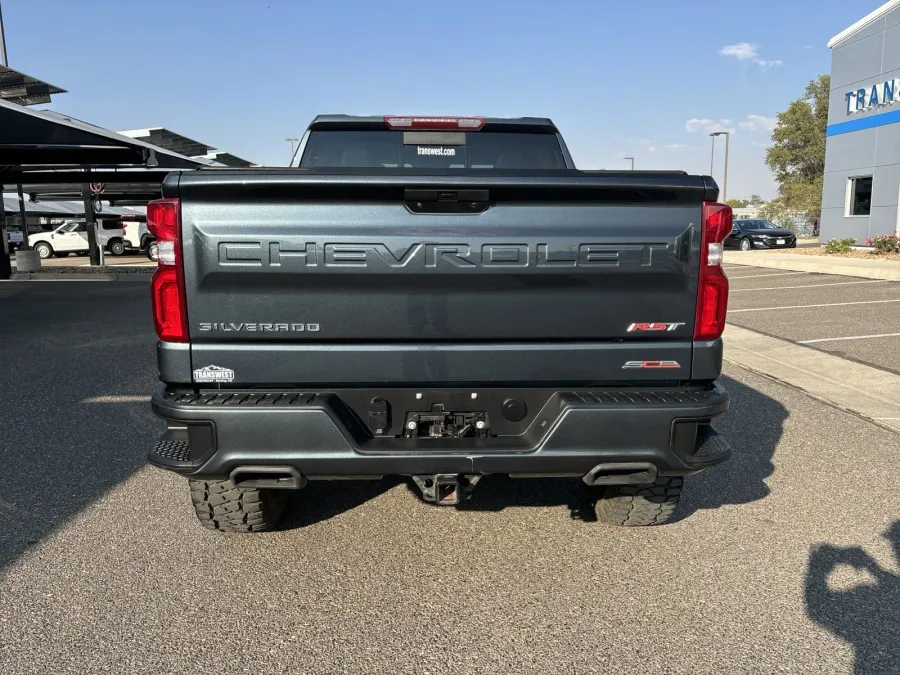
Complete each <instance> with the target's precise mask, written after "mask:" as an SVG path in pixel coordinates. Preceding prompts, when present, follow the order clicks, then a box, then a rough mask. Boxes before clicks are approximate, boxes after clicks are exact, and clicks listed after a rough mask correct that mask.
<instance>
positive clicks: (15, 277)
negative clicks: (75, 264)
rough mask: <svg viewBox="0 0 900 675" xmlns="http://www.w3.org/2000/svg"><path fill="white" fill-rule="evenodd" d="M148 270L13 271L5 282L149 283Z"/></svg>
mask: <svg viewBox="0 0 900 675" xmlns="http://www.w3.org/2000/svg"><path fill="white" fill-rule="evenodd" d="M152 276H153V273H152V272H150V273H148V272H93V273H90V274H84V273H82V274H66V273H58V272H57V273H48V272H13V273H12V276H10V278H9V279H8V280H4V281H7V282H21V281H137V282H141V283H145V284H146V283H149V282H150V277H152Z"/></svg>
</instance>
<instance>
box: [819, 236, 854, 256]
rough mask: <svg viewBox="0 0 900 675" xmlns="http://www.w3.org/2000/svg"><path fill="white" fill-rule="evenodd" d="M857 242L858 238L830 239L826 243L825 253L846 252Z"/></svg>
mask: <svg viewBox="0 0 900 675" xmlns="http://www.w3.org/2000/svg"><path fill="white" fill-rule="evenodd" d="M855 243H856V239H830V240H829V241H828V243H827V244H825V253H828V254H831V253H846V252H847V251H849V250H850V249H851V248H852V247H853V245H854V244H855Z"/></svg>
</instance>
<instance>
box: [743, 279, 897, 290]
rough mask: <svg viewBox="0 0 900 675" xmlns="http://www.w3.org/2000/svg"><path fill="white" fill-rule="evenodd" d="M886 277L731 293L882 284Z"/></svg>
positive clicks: (769, 287) (771, 287)
mask: <svg viewBox="0 0 900 675" xmlns="http://www.w3.org/2000/svg"><path fill="white" fill-rule="evenodd" d="M886 282H887V280H886V279H872V280H868V281H839V282H838V283H836V284H805V285H803V286H767V287H766V288H737V289H734V288H733V289H731V292H732V293H749V292H750V291H785V290H788V289H791V288H822V287H823V286H851V285H852V284H883V283H886Z"/></svg>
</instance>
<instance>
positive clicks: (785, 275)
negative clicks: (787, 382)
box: [725, 264, 900, 373]
mask: <svg viewBox="0 0 900 675" xmlns="http://www.w3.org/2000/svg"><path fill="white" fill-rule="evenodd" d="M725 269H726V273H727V274H728V277H729V280H730V285H731V292H730V297H729V301H728V321H729V323H732V324H734V325H737V326H741V327H742V328H748V329H750V330H754V331H757V332H760V333H765V334H766V335H771V336H774V337H779V338H781V339H783V340H789V341H791V342H797V343H800V344H803V345H805V346H808V347H811V348H813V349H820V350H822V351H827V352H829V353H832V354H836V355H838V356H841V357H843V358H848V359H851V360H854V361H859V362H861V363H866V364H868V365H872V366H875V367H877V368H881V369H883V370H888V371H891V372H894V373H900V282H897V281H881V280H873V279H859V278H855V277H847V276H836V275H829V274H814V273H809V272H787V271H784V270H773V269H767V268H763V267H749V266H746V265H728V264H726V265H725Z"/></svg>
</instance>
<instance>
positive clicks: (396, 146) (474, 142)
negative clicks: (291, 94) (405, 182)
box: [300, 128, 566, 170]
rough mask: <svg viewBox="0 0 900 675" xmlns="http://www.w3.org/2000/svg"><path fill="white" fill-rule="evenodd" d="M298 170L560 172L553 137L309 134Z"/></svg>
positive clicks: (479, 133) (388, 131)
mask: <svg viewBox="0 0 900 675" xmlns="http://www.w3.org/2000/svg"><path fill="white" fill-rule="evenodd" d="M300 166H301V167H303V168H408V169H415V168H424V169H475V170H478V169H486V170H487V169H524V170H528V169H537V170H560V169H565V168H566V160H565V157H564V156H563V152H562V148H561V147H560V144H559V140H558V139H557V137H556V135H555V134H550V133H519V132H491V131H462V132H456V131H453V132H442V131H398V130H393V129H387V128H386V129H384V130H324V129H323V130H318V131H317V130H313V131H311V132H310V135H309V139H308V140H307V143H306V148H305V150H304V152H303V156H302V158H301V160H300Z"/></svg>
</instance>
